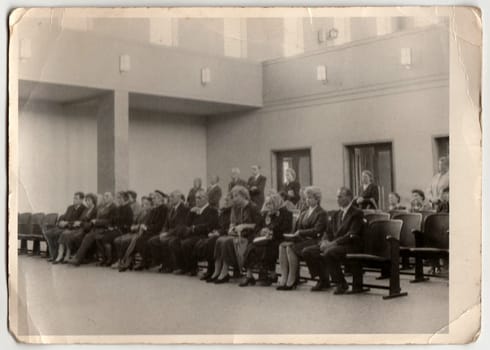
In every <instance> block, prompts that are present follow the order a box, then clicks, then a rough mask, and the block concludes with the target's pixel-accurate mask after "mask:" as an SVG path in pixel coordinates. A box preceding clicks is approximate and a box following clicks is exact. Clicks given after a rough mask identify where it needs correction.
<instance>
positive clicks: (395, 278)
mask: <svg viewBox="0 0 490 350" xmlns="http://www.w3.org/2000/svg"><path fill="white" fill-rule="evenodd" d="M398 260H399V259H395V260H391V262H390V266H388V267H390V293H389V294H388V295H385V296H383V299H392V298H397V297H403V296H406V295H408V293H406V292H402V291H401V288H400V266H399V261H398Z"/></svg>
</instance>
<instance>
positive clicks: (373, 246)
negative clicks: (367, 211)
mask: <svg viewBox="0 0 490 350" xmlns="http://www.w3.org/2000/svg"><path fill="white" fill-rule="evenodd" d="M402 225H403V222H402V221H401V220H377V221H373V222H371V223H369V226H368V229H367V230H365V231H364V232H363V237H362V238H363V250H362V253H356V254H347V256H346V264H347V265H349V266H350V267H351V271H352V292H351V293H362V292H365V291H368V290H369V288H380V289H388V290H389V294H388V295H387V296H383V299H391V298H396V297H400V296H405V295H407V293H406V292H402V291H401V288H400V266H399V259H400V255H399V248H400V242H399V239H400V232H401V229H402ZM364 267H370V268H372V267H375V268H380V269H381V270H384V269H389V271H390V276H389V286H381V285H369V284H364V282H363V273H364Z"/></svg>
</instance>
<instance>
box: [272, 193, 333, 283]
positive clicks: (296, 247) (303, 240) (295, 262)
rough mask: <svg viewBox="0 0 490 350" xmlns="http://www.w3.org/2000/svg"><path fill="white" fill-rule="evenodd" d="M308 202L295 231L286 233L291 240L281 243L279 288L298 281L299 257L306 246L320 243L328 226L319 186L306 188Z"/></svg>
mask: <svg viewBox="0 0 490 350" xmlns="http://www.w3.org/2000/svg"><path fill="white" fill-rule="evenodd" d="M305 197H306V204H307V205H308V208H307V209H305V210H303V211H302V212H301V213H300V215H299V218H298V220H297V221H296V225H295V228H294V233H293V234H291V235H286V236H285V237H286V238H287V239H289V241H285V242H283V243H281V244H280V245H279V263H280V267H281V280H280V282H279V286H278V287H277V288H276V289H277V290H292V289H294V288H296V285H297V283H298V267H299V259H300V257H301V253H302V251H303V249H304V248H307V247H310V246H312V245H315V244H317V243H318V239H319V238H320V237H321V236H322V235H323V233H324V232H325V230H326V227H327V213H326V212H325V210H323V208H322V207H321V206H320V202H321V200H322V193H321V190H320V189H319V188H318V187H314V186H309V187H306V188H305Z"/></svg>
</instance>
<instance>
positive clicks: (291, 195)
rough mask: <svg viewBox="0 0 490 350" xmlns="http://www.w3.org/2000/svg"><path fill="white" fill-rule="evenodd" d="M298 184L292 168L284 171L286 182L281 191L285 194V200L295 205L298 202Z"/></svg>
mask: <svg viewBox="0 0 490 350" xmlns="http://www.w3.org/2000/svg"><path fill="white" fill-rule="evenodd" d="M300 187H301V186H300V184H299V182H298V181H296V172H295V171H294V169H293V168H287V169H286V182H285V183H284V185H283V188H282V191H284V192H285V193H286V196H287V200H288V201H290V202H291V203H293V204H294V205H296V204H297V203H298V202H299V199H300V197H299V189H300Z"/></svg>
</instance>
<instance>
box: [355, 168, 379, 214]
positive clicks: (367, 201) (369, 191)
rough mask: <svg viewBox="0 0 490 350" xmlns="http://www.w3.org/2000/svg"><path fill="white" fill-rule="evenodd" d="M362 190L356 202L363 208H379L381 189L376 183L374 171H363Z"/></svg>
mask: <svg viewBox="0 0 490 350" xmlns="http://www.w3.org/2000/svg"><path fill="white" fill-rule="evenodd" d="M361 181H362V183H361V188H362V192H361V195H360V196H359V197H357V198H356V203H357V205H358V207H359V208H361V209H378V207H379V191H378V185H376V184H375V183H374V176H373V173H372V172H371V171H369V170H363V171H362V173H361Z"/></svg>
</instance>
